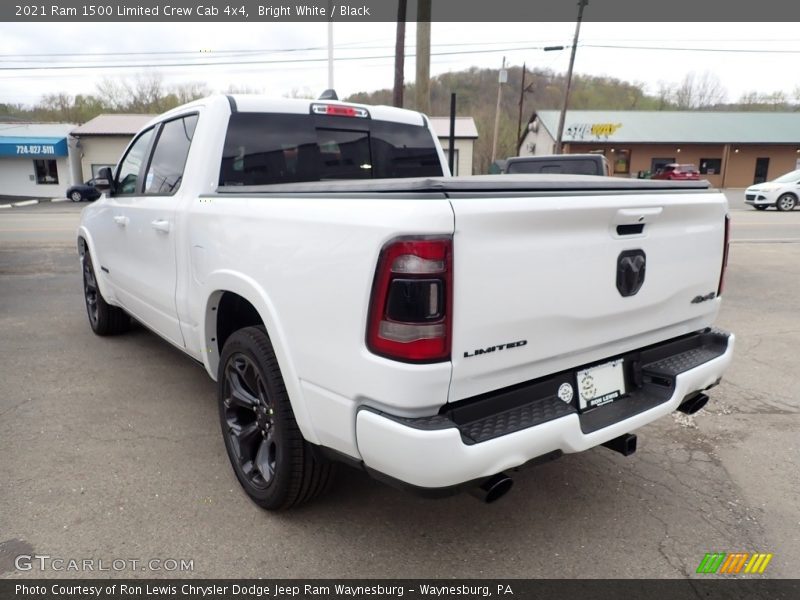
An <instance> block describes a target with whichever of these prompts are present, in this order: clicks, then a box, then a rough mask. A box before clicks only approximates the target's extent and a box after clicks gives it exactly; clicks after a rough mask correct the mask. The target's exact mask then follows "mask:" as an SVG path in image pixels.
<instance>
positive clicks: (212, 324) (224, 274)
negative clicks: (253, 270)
mask: <svg viewBox="0 0 800 600" xmlns="http://www.w3.org/2000/svg"><path fill="white" fill-rule="evenodd" d="M204 287H205V293H204V297H205V298H207V300H206V304H205V317H204V318H203V319H202V320H201V322H200V328H201V332H200V335H201V339H202V344H203V345H202V349H203V364H204V366H205V368H206V371H208V374H209V375H210V376H211V378H212V379H213V380H214V381H216V380H217V370H218V368H219V350H218V348H217V340H216V335H217V311H216V308H217V306H218V305H219V300H220V298H221V297H222V295H223V294H224V293H225V292H233V293H234V294H238V295H239V296H241V297H242V298H244V299H245V300H247V301H248V302H250V304H252V305H253V307H254V308H255V309H256V311H257V312H258V314H259V316H260V317H261V320H262V321H263V323H264V326H265V327H266V329H267V335H269V338H270V341H271V342H272V347H273V349H274V350H275V357H276V358H277V359H278V366H279V367H280V369H281V375H282V376H283V382H284V385H285V386H286V392H287V393H288V394H289V401H290V402H291V404H292V410H293V411H294V416H295V420H296V421H297V425H298V427H299V428H300V431H301V433H302V434H303V437H304V438H305V439H306V440H307V441H309V442H311V443H313V444H318V443H319V440H318V439H317V435H316V433H315V432H314V427H313V424H312V421H311V416H310V415H309V413H308V409H307V407H306V403H305V400H304V397H303V392H302V389H301V387H300V380H299V378H298V376H297V371H296V369H295V366H294V363H293V361H292V358H291V354H290V352H289V348H288V343H287V339H286V335H285V332H284V331H283V330H282V328H281V326H280V322H279V320H278V318H277V312H276V310H275V307H274V305H273V303H272V301H271V300H270V298H269V295H268V294H267V293H266V292H265V291H264V290H263V288H261V287H260V286H259V285H258V284H257V283H256V282H255V281H254V280H253V279H252V278H250V277H247V276H246V275H243V274H242V273H237V272H235V271H229V270H220V271H215V272H213V273H211V274H209V276H208V277H207V278H206V281H205V286H204Z"/></svg>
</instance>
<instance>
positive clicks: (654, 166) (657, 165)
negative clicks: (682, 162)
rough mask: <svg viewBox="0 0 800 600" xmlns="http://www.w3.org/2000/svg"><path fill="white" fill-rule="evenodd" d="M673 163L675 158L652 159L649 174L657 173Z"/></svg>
mask: <svg viewBox="0 0 800 600" xmlns="http://www.w3.org/2000/svg"><path fill="white" fill-rule="evenodd" d="M674 162H675V157H674V156H673V157H671V158H654V159H652V160H651V161H650V172H651V173H658V172H659V171H660V170H661V169H663V168H664V167H666V166H667V165H671V164H673V163H674Z"/></svg>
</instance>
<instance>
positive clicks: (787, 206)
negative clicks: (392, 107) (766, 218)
mask: <svg viewBox="0 0 800 600" xmlns="http://www.w3.org/2000/svg"><path fill="white" fill-rule="evenodd" d="M796 205H797V197H795V195H794V194H783V195H782V196H781V197H780V198H778V201H777V202H775V208H777V209H778V210H780V211H787V210H793V209H794V207H795V206H796Z"/></svg>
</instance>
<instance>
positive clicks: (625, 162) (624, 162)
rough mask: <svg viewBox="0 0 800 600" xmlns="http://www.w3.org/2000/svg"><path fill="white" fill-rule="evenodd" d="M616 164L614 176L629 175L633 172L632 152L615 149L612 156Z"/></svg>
mask: <svg viewBox="0 0 800 600" xmlns="http://www.w3.org/2000/svg"><path fill="white" fill-rule="evenodd" d="M611 160H612V161H613V162H614V175H627V174H628V173H630V172H631V151H630V150H626V149H619V148H617V149H615V151H614V154H612V155H611Z"/></svg>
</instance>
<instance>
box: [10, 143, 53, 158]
mask: <svg viewBox="0 0 800 600" xmlns="http://www.w3.org/2000/svg"><path fill="white" fill-rule="evenodd" d="M16 146H17V155H18V156H26V155H28V154H44V155H49V156H55V155H56V147H55V146H52V145H44V144H17V145H16Z"/></svg>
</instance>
